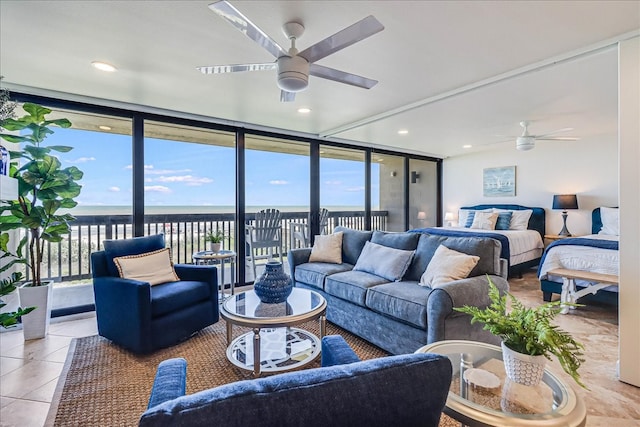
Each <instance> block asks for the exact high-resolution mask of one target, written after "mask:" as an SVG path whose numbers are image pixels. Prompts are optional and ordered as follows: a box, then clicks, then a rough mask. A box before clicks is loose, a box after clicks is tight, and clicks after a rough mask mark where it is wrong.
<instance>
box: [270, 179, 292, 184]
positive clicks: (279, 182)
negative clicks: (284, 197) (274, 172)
mask: <svg viewBox="0 0 640 427" xmlns="http://www.w3.org/2000/svg"><path fill="white" fill-rule="evenodd" d="M269 184H271V185H287V184H289V181H285V180H284V179H274V180H271V181H269Z"/></svg>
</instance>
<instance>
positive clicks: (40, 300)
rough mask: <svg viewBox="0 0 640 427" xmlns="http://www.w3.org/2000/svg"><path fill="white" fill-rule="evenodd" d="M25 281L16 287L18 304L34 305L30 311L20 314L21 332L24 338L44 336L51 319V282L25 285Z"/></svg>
mask: <svg viewBox="0 0 640 427" xmlns="http://www.w3.org/2000/svg"><path fill="white" fill-rule="evenodd" d="M27 285H30V283H26V284H24V285H22V286H21V287H19V288H18V294H19V295H20V306H21V307H22V308H26V307H36V309H35V310H33V311H32V312H31V313H29V314H27V315H25V316H22V333H23V335H24V339H25V340H33V339H37V338H44V337H45V336H46V335H47V332H48V331H49V323H50V320H51V303H52V295H53V282H49V283H45V284H43V285H42V286H27Z"/></svg>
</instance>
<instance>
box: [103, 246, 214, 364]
mask: <svg viewBox="0 0 640 427" xmlns="http://www.w3.org/2000/svg"><path fill="white" fill-rule="evenodd" d="M104 245H105V250H104V251H97V252H93V253H92V254H91V270H92V275H93V290H94V294H95V304H96V318H97V323H98V334H99V335H100V336H103V337H105V338H107V339H110V340H111V341H113V342H114V343H116V344H118V345H120V346H122V347H124V348H126V349H128V350H130V351H132V352H134V353H150V352H152V351H155V350H157V349H160V348H164V347H169V346H171V345H174V344H177V343H178V342H180V341H183V340H185V339H187V338H189V337H190V336H191V335H192V334H194V333H195V332H197V331H199V330H200V329H203V328H205V327H207V326H209V325H212V324H214V323H215V322H217V321H218V320H219V307H218V272H217V269H216V267H215V266H202V265H190V264H183V265H181V264H176V265H174V268H175V271H176V274H177V275H178V277H179V278H180V281H179V282H170V283H163V284H159V285H155V286H151V285H150V284H149V283H146V282H142V281H137V280H130V279H124V278H121V277H120V276H119V274H118V270H117V268H116V266H115V264H114V262H113V258H115V257H117V256H126V255H138V254H142V253H147V252H152V251H155V250H158V249H163V248H164V247H165V242H164V236H163V235H161V234H158V235H153V236H145V237H135V238H132V239H122V240H109V241H107V240H105V242H104Z"/></svg>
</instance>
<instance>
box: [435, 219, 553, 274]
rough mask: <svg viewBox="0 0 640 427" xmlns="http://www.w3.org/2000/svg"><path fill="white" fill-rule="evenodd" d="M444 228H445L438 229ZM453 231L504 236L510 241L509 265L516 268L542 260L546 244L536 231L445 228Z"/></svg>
mask: <svg viewBox="0 0 640 427" xmlns="http://www.w3.org/2000/svg"><path fill="white" fill-rule="evenodd" d="M436 228H443V227H436ZM444 228H446V229H449V230H452V231H465V232H469V233H495V234H502V235H503V236H506V237H507V240H509V265H511V266H514V265H517V264H520V263H523V262H526V261H530V260H532V259H536V258H540V256H541V255H542V251H543V250H544V243H543V241H542V237H541V236H540V233H538V232H537V231H535V230H481V229H477V228H465V227H444Z"/></svg>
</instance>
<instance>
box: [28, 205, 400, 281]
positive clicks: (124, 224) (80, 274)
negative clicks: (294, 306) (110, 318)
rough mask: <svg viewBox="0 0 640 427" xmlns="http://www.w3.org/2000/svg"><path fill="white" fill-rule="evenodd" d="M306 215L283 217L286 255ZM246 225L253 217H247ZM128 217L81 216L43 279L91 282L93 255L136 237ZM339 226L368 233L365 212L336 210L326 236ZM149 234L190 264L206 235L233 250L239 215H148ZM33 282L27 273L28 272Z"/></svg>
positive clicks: (378, 218)
mask: <svg viewBox="0 0 640 427" xmlns="http://www.w3.org/2000/svg"><path fill="white" fill-rule="evenodd" d="M387 215H388V212H387V211H372V213H371V228H372V229H373V230H386V228H387ZM307 217H308V213H307V212H282V218H283V221H282V244H283V251H284V256H286V254H287V251H288V250H289V248H290V247H291V244H292V242H291V240H290V238H289V230H290V223H291V222H296V223H300V222H305V223H306V222H307ZM247 218H248V222H249V223H251V222H252V221H253V214H247ZM131 223H132V217H131V216H130V215H78V216H76V220H75V221H74V222H73V223H72V225H71V235H70V236H69V237H67V238H65V239H64V240H63V241H62V242H60V243H55V244H51V243H47V245H46V247H45V253H44V261H43V265H42V279H43V280H53V281H56V282H64V281H72V280H83V279H89V278H91V263H90V256H91V253H92V252H95V251H98V250H102V248H103V245H102V242H103V241H104V240H105V239H126V238H131V237H133V228H132V225H131ZM337 226H345V227H349V228H353V229H357V230H363V229H364V211H332V212H330V214H329V225H328V232H329V233H331V232H332V231H333V229H334V228H335V227H337ZM144 227H145V234H146V235H151V234H158V233H164V235H165V240H166V242H167V245H168V246H169V247H171V251H172V257H173V262H174V263H177V264H178V263H191V262H192V258H191V256H192V254H193V253H194V252H197V251H202V250H206V249H208V244H207V242H206V239H205V236H206V233H207V232H208V231H210V230H222V231H223V232H224V234H225V236H226V237H225V240H224V242H223V248H225V249H228V248H232V249H233V248H235V238H234V236H235V215H234V214H230V213H213V214H158V215H145V221H144ZM24 274H25V277H26V278H27V280H29V277H28V275H29V272H28V271H27V270H25V271H24Z"/></svg>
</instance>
